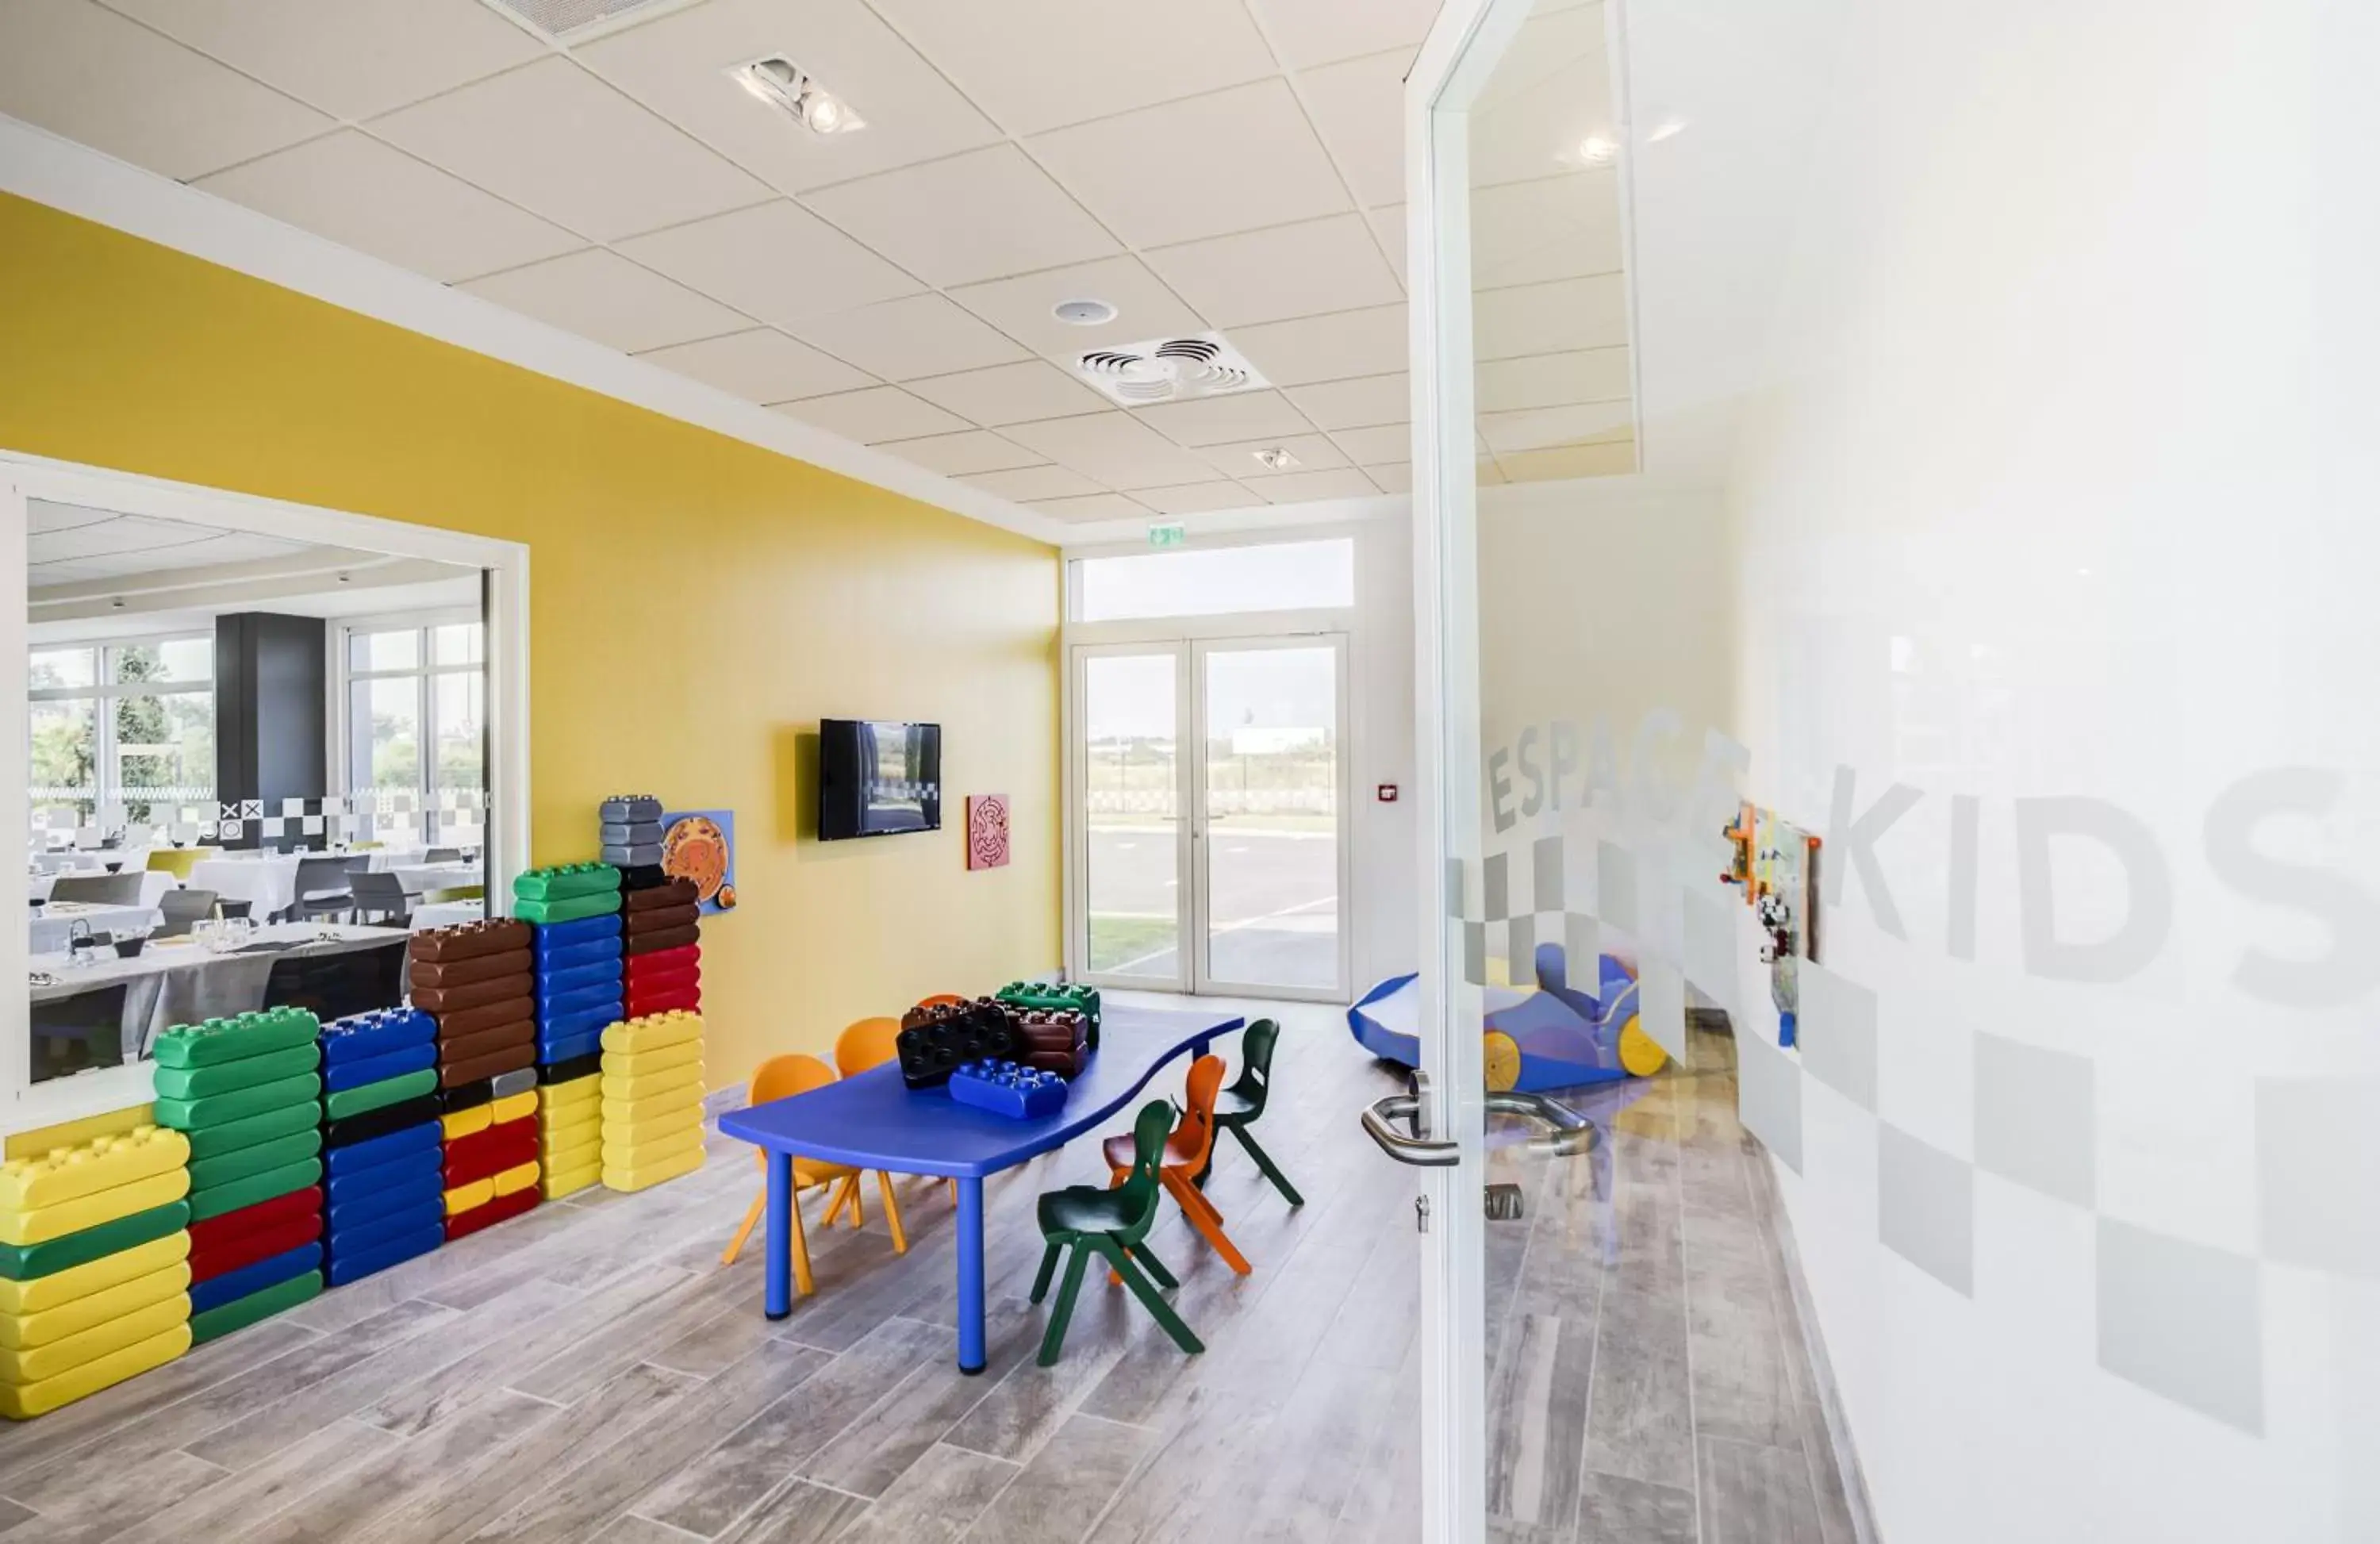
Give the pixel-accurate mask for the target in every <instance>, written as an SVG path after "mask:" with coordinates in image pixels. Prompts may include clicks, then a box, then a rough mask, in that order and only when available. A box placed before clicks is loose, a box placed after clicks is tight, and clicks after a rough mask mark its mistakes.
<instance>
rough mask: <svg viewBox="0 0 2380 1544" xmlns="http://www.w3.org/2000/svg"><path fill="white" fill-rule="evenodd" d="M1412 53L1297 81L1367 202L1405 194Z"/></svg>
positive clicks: (1353, 63)
mask: <svg viewBox="0 0 2380 1544" xmlns="http://www.w3.org/2000/svg"><path fill="white" fill-rule="evenodd" d="M1411 63H1413V55H1411V54H1410V53H1407V52H1405V51H1403V50H1400V51H1398V52H1397V53H1394V54H1375V55H1372V56H1371V57H1369V58H1366V59H1349V60H1347V61H1346V62H1345V63H1343V64H1336V65H1331V66H1330V67H1327V68H1324V69H1317V70H1309V71H1307V72H1306V73H1305V74H1304V75H1301V76H1299V77H1298V78H1297V92H1298V95H1299V96H1301V97H1303V98H1305V108H1306V111H1307V112H1309V113H1311V114H1313V115H1314V127H1315V128H1317V129H1318V130H1320V131H1321V134H1322V142H1323V143H1324V144H1326V145H1328V146H1330V153H1331V155H1332V156H1333V157H1334V158H1336V159H1337V161H1338V163H1339V168H1340V170H1342V171H1343V172H1345V173H1346V174H1347V184H1348V186H1349V187H1351V188H1354V190H1355V201H1356V202H1358V203H1362V204H1366V205H1369V204H1389V203H1394V202H1396V201H1398V200H1400V199H1402V198H1403V197H1404V196H1405V67H1406V66H1407V65H1410V64H1411Z"/></svg>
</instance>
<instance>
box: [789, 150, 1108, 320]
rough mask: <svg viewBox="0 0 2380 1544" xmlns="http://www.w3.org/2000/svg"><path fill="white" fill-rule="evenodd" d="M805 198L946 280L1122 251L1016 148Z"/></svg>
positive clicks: (877, 245)
mask: <svg viewBox="0 0 2380 1544" xmlns="http://www.w3.org/2000/svg"><path fill="white" fill-rule="evenodd" d="M804 202H806V203H807V204H808V205H809V206H810V207H811V208H812V209H815V210H817V211H818V212H819V213H820V214H823V215H825V216H826V217H827V218H828V219H830V220H832V221H833V222H834V223H835V224H836V225H840V226H841V227H843V228H844V230H846V231H849V232H850V233H851V234H852V235H854V236H856V237H858V238H859V239H860V240H862V241H865V242H866V243H868V245H869V246H870V247H873V248H874V249H876V250H878V251H880V252H881V253H883V254H884V255H885V256H886V257H889V258H891V259H892V261H895V262H897V263H899V264H900V265H901V266H902V267H904V268H906V269H907V270H909V272H911V273H912V274H917V275H918V276H919V277H921V278H923V279H925V280H926V282H928V283H929V284H932V285H935V286H948V285H963V284H973V283H976V282H977V281H979V280H983V279H998V278H1004V277H1006V276H1008V275H1009V274H1025V273H1030V272H1032V271H1033V270H1035V269H1040V268H1056V267H1059V266H1060V265H1062V264H1064V263H1069V262H1080V261H1084V260H1085V259H1087V258H1096V257H1105V256H1107V255H1108V254H1109V253H1111V252H1113V251H1114V250H1115V249H1116V242H1115V238H1114V237H1111V236H1110V235H1108V233H1107V232H1105V231H1103V230H1101V229H1100V228H1099V222H1097V221H1096V220H1093V219H1092V218H1091V217H1090V216H1089V215H1088V214H1086V213H1083V208H1082V206H1081V205H1080V204H1078V203H1076V202H1075V201H1074V200H1073V199H1071V198H1069V197H1067V195H1066V192H1065V190H1064V189H1063V188H1060V187H1059V186H1058V185H1057V184H1056V183H1054V182H1052V181H1050V177H1049V176H1048V174H1046V173H1044V172H1043V171H1042V170H1041V168H1040V167H1038V166H1036V165H1035V164H1033V163H1032V162H1031V161H1029V160H1027V159H1026V154H1025V152H1023V151H1021V150H1018V149H1017V148H1016V147H1015V146H1014V145H994V146H992V147H991V148H990V149H989V150H979V151H974V152H969V153H968V154H965V155H957V156H953V157H951V158H950V159H949V160H947V161H936V162H931V163H929V164H926V165H923V166H911V167H908V168H906V169H905V170H903V171H897V172H886V173H884V174H883V175H881V176H871V177H863V178H861V179H860V180H859V181H857V182H846V183H843V184H841V185H839V186H837V187H833V188H821V189H820V190H819V191H818V192H815V193H812V194H810V195H809V196H808V197H807V199H805V200H804Z"/></svg>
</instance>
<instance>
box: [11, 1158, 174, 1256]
mask: <svg viewBox="0 0 2380 1544" xmlns="http://www.w3.org/2000/svg"><path fill="white" fill-rule="evenodd" d="M173 1135H174V1136H175V1137H177V1138H178V1137H180V1136H181V1133H180V1132H178V1131H177V1132H175V1133H174V1134H173ZM182 1150H183V1151H184V1152H186V1153H187V1152H188V1151H189V1144H188V1142H184V1143H183V1144H182ZM189 1193H190V1172H189V1171H188V1169H185V1168H182V1167H180V1166H178V1165H176V1167H174V1168H171V1169H168V1170H166V1171H165V1172H164V1173H162V1174H152V1175H150V1176H149V1177H148V1178H147V1179H137V1180H134V1181H133V1182H132V1183H131V1184H129V1185H115V1186H112V1187H110V1188H109V1189H105V1190H102V1191H100V1192H98V1193H97V1194H95V1195H90V1196H83V1197H79V1198H76V1199H74V1200H71V1201H62V1202H60V1203H59V1204H58V1205H56V1206H45V1207H37V1208H35V1209H34V1210H31V1211H0V1244H47V1243H48V1242H49V1241H50V1240H51V1239H54V1238H64V1237H65V1236H66V1235H67V1234H70V1233H80V1232H82V1230H83V1229H85V1228H95V1227H97V1226H99V1225H100V1224H101V1223H102V1222H115V1220H116V1219H117V1218H119V1217H129V1216H131V1215H132V1214H133V1213H134V1212H136V1211H147V1210H149V1209H150V1208H152V1207H160V1206H169V1205H171V1204H172V1203H174V1202H176V1201H178V1200H180V1199H181V1198H183V1197H185V1196H187V1195H188V1194H189Z"/></svg>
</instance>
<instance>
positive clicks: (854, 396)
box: [775, 386, 966, 445]
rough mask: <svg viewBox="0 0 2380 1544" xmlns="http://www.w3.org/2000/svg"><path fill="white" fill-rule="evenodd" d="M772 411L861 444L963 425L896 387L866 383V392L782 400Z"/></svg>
mask: <svg viewBox="0 0 2380 1544" xmlns="http://www.w3.org/2000/svg"><path fill="white" fill-rule="evenodd" d="M775 410H776V411H778V412H780V413H783V414H784V415H785V416H786V417H787V418H789V419H801V420H802V421H803V422H804V423H807V424H814V425H816V426H817V427H819V428H820V429H823V430H825V431H827V432H829V433H832V434H840V435H842V436H843V437H844V439H846V440H857V441H858V442H859V443H860V444H864V445H872V444H882V443H883V442H884V441H886V440H914V439H917V437H919V436H920V435H925V434H947V433H949V432H952V431H953V430H958V429H965V427H966V420H965V419H961V418H954V417H953V416H952V415H951V414H949V413H945V412H943V411H942V410H941V408H940V407H935V406H934V405H933V404H932V403H930V402H921V401H919V400H918V399H917V398H916V397H914V396H911V395H909V394H908V393H907V392H905V391H903V390H902V389H901V388H900V387H898V386H870V387H868V389H867V390H866V391H860V392H842V393H838V394H837V395H833V396H814V397H811V398H810V399H809V400H808V401H807V402H782V403H779V404H778V405H777V407H776V409H775Z"/></svg>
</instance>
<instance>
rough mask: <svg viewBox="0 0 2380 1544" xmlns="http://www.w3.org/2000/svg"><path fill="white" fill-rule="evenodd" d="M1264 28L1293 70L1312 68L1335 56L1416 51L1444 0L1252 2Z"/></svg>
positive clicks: (1409, 59)
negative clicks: (1395, 50)
mask: <svg viewBox="0 0 2380 1544" xmlns="http://www.w3.org/2000/svg"><path fill="white" fill-rule="evenodd" d="M1251 3H1252V4H1253V5H1254V6H1256V12H1257V16H1258V17H1259V18H1262V20H1263V22H1264V26H1265V31H1266V33H1267V35H1269V37H1270V38H1271V39H1272V45H1273V47H1274V49H1275V50H1277V51H1278V52H1279V53H1280V55H1281V63H1282V64H1284V65H1286V66H1288V67H1290V68H1291V69H1309V68H1311V67H1314V66H1316V65H1322V64H1329V63H1330V61H1331V60H1333V59H1350V58H1353V57H1354V56H1355V55H1358V54H1376V53H1378V52H1379V51H1380V50H1381V49H1384V48H1402V49H1403V50H1405V51H1406V52H1405V63H1406V64H1407V65H1410V64H1412V63H1413V50H1415V49H1417V48H1419V47H1420V46H1421V40H1422V39H1424V38H1426V37H1427V36H1429V24H1430V22H1431V21H1433V20H1434V19H1436V18H1437V16H1438V7H1439V4H1440V3H1441V0H1251Z"/></svg>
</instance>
